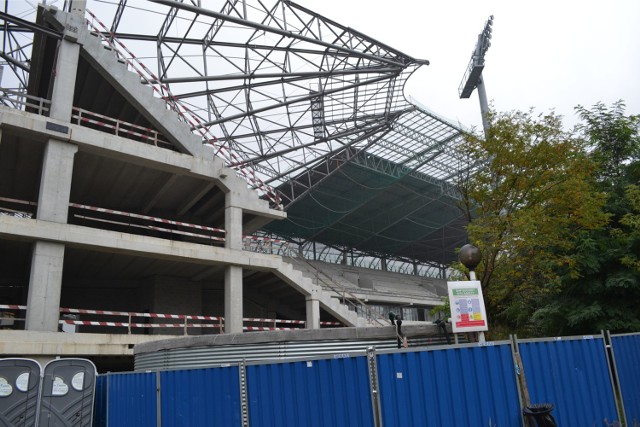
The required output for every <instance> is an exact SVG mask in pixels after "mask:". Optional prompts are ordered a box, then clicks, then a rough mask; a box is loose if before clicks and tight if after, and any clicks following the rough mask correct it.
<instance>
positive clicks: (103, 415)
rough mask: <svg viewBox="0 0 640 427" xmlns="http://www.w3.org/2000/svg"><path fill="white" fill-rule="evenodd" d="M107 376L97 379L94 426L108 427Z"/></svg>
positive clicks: (100, 376)
mask: <svg viewBox="0 0 640 427" xmlns="http://www.w3.org/2000/svg"><path fill="white" fill-rule="evenodd" d="M107 390H108V389H107V376H106V375H98V376H97V377H96V397H95V403H94V405H95V407H94V408H93V426H94V427H107Z"/></svg>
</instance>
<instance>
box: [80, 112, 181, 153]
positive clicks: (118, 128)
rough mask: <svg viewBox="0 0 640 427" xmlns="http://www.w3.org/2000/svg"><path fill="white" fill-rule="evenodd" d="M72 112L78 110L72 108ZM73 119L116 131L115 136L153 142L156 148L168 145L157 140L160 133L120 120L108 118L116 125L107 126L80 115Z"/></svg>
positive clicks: (166, 142)
mask: <svg viewBox="0 0 640 427" xmlns="http://www.w3.org/2000/svg"><path fill="white" fill-rule="evenodd" d="M74 110H79V109H77V108H74ZM83 111H86V110H83ZM88 113H90V112H88ZM90 114H93V115H96V116H99V114H96V113H90ZM73 118H75V119H77V120H78V122H79V123H91V124H94V125H98V126H100V127H103V128H107V129H113V130H114V131H116V134H117V135H119V134H120V133H125V134H127V135H133V136H136V137H138V138H142V139H146V140H149V141H151V142H153V143H154V145H156V146H157V143H158V142H161V143H164V144H169V142H168V141H164V140H162V139H160V138H158V137H159V136H160V133H159V132H158V131H156V130H153V129H146V128H143V127H141V126H136V125H134V124H132V123H128V122H123V121H121V120H116V119H112V118H108V117H107V119H110V120H112V121H114V122H116V123H117V124H116V125H112V124H108V123H106V122H104V121H100V120H93V119H90V118H87V117H85V116H82V115H76V116H73ZM119 124H124V125H126V126H131V127H136V128H138V129H140V130H142V131H146V132H151V133H152V134H153V135H154V136H150V135H148V134H144V133H140V132H136V131H133V130H129V129H127V128H125V127H122V126H120V125H119Z"/></svg>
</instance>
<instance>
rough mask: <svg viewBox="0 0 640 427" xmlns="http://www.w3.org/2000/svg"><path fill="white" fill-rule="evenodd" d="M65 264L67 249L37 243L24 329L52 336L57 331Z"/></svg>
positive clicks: (33, 258)
mask: <svg viewBox="0 0 640 427" xmlns="http://www.w3.org/2000/svg"><path fill="white" fill-rule="evenodd" d="M63 261H64V245H62V244H60V243H52V242H43V241H38V242H35V244H34V246H33V256H32V259H31V276H30V278H29V293H28V296H27V314H26V326H25V329H27V330H33V331H49V332H55V331H57V330H58V319H59V316H60V294H61V291H62V264H63Z"/></svg>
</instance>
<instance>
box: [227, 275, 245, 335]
mask: <svg viewBox="0 0 640 427" xmlns="http://www.w3.org/2000/svg"><path fill="white" fill-rule="evenodd" d="M242 318H243V311H242V268H241V267H238V266H236V265H228V266H226V267H225V269H224V331H225V333H227V334H239V333H241V332H242Z"/></svg>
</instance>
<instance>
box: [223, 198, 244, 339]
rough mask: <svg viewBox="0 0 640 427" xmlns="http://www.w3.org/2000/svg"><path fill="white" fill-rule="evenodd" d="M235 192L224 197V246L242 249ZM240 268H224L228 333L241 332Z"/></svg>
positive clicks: (225, 313) (240, 227)
mask: <svg viewBox="0 0 640 427" xmlns="http://www.w3.org/2000/svg"><path fill="white" fill-rule="evenodd" d="M235 196H236V195H235V194H234V193H233V192H229V193H227V194H226V197H225V208H224V225H225V230H226V235H225V241H224V247H225V248H227V249H235V250H242V209H241V208H239V207H237V206H234V203H233V202H234V198H235ZM242 298H243V297H242V268H241V267H238V266H235V265H228V266H226V267H225V270H224V331H225V333H228V334H234V333H241V332H242V318H243V317H244V316H243V309H242Z"/></svg>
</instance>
